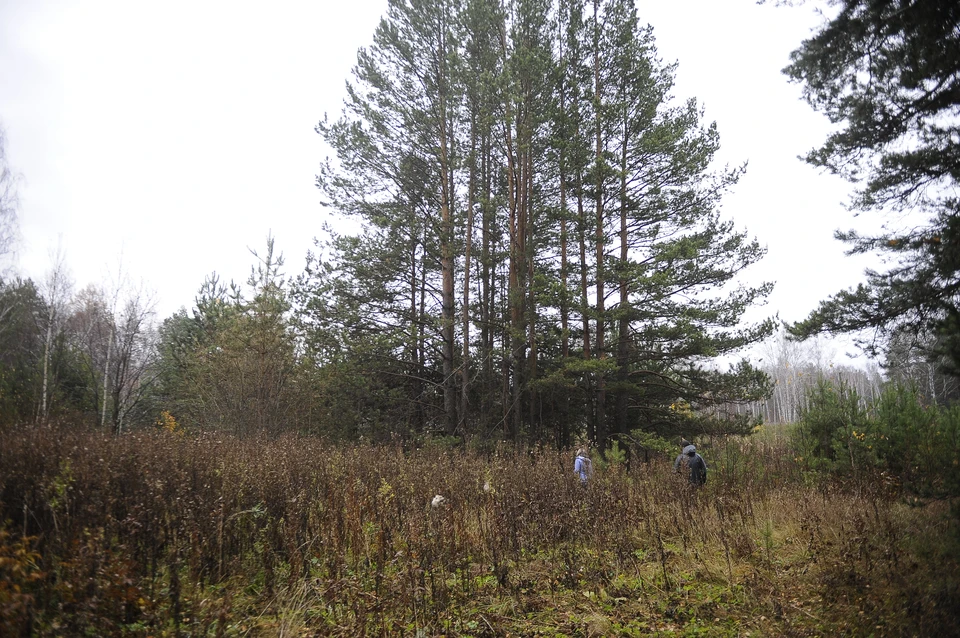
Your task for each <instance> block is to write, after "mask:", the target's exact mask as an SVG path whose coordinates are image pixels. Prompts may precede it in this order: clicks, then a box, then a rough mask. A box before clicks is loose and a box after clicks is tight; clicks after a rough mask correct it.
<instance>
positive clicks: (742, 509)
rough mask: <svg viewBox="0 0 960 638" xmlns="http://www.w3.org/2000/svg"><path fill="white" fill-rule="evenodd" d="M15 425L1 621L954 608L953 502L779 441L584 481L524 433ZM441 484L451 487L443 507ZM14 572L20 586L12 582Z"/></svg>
mask: <svg viewBox="0 0 960 638" xmlns="http://www.w3.org/2000/svg"><path fill="white" fill-rule="evenodd" d="M5 441H6V442H7V443H8V445H5V446H4V447H3V449H2V451H0V499H2V500H0V508H2V516H3V519H4V520H5V521H6V532H5V535H3V536H0V540H2V545H3V547H0V570H3V576H4V581H5V582H7V583H10V584H11V587H8V588H7V589H2V588H0V621H2V622H4V623H6V624H4V625H3V626H2V627H3V628H4V630H5V631H4V633H10V632H12V631H25V632H28V633H29V632H32V633H33V634H34V635H41V636H44V635H51V636H52V635H81V634H85V633H86V634H97V635H130V636H148V635H149V636H159V635H195V636H196V635H210V636H220V635H266V636H296V635H324V636H326V635H342V636H354V635H411V636H414V635H425V636H433V635H451V636H452V635H473V636H494V635H497V636H500V635H508V634H509V635H581V636H588V635H636V636H641V635H650V634H659V635H716V636H738V635H748V634H752V635H795V636H802V635H824V634H828V633H831V634H839V635H878V636H880V635H890V636H899V635H935V634H936V635H943V632H944V628H945V627H946V628H949V627H957V626H960V612H958V610H957V602H956V601H957V600H958V595H957V594H958V590H957V578H956V577H955V576H954V574H955V573H956V567H957V565H956V563H957V559H956V556H957V554H956V552H955V551H954V549H955V547H956V539H957V536H958V535H957V530H956V517H955V516H951V515H950V512H949V507H950V504H949V503H946V502H931V503H926V504H907V503H905V502H904V501H903V500H901V499H900V498H899V496H898V495H897V494H896V493H895V492H893V491H892V490H891V489H889V488H888V486H886V485H884V484H882V483H879V482H869V481H865V482H860V483H857V484H843V483H834V482H830V481H826V480H819V479H816V478H815V477H810V476H809V475H806V474H804V472H803V471H802V468H800V467H799V466H797V465H796V464H795V463H794V461H793V455H792V454H791V452H790V450H789V449H788V448H787V447H786V443H785V440H783V439H773V440H771V439H768V438H763V437H761V438H759V439H758V440H757V441H754V442H744V441H735V442H727V443H725V444H718V445H715V446H714V447H713V448H712V449H710V450H708V451H707V459H708V462H709V463H710V465H711V475H710V482H709V484H708V485H707V487H706V488H705V489H703V490H699V491H691V489H690V488H688V486H686V485H685V484H684V483H683V482H682V481H680V480H679V479H678V478H677V477H675V476H673V475H672V474H671V473H670V459H662V460H659V461H657V462H654V463H651V464H647V465H642V466H635V467H633V468H632V470H631V471H629V472H628V471H626V470H625V468H623V467H613V468H609V469H606V470H603V471H599V472H598V474H597V476H596V477H595V479H594V480H593V481H592V483H591V485H590V487H589V488H588V489H586V490H584V489H583V488H581V487H580V485H579V484H578V482H577V480H576V477H575V476H574V475H573V472H572V455H570V454H560V453H554V452H546V451H537V452H530V451H516V450H514V449H512V448H503V449H501V450H499V451H497V452H495V453H492V454H489V455H479V454H467V453H461V452H450V451H445V450H440V449H427V450H404V449H403V448H402V447H401V446H399V445H397V446H393V447H365V446H356V447H350V448H339V449H338V448H333V447H331V446H328V445H326V444H324V443H323V442H322V441H319V440H316V439H304V438H296V437H285V438H280V439H272V440H267V439H262V440H234V439H229V438H225V437H200V438H196V439H191V438H184V437H178V436H173V435H169V434H163V433H159V434H155V433H149V434H148V433H144V434H138V435H131V436H125V437H121V438H112V437H102V436H98V435H92V434H83V433H70V432H62V431H35V430H19V431H13V432H8V433H7V434H6V436H5ZM485 483H488V484H489V485H490V487H492V490H491V491H485V490H484V489H483V486H484V484H485ZM438 493H439V494H442V495H444V496H445V497H446V498H447V499H448V501H447V503H446V505H445V506H444V507H440V508H431V507H430V506H429V502H430V500H431V499H432V498H433V496H434V495H435V494H438ZM920 505H922V506H920ZM24 538H28V539H29V542H28V543H27V544H26V545H24V541H23V539H24ZM12 585H15V586H16V587H18V588H19V590H17V591H19V594H18V597H14V596H12V595H11V594H9V593H6V594H5V593H4V592H7V591H8V590H9V591H13V589H12ZM7 629H9V630H10V631H9V632H8V631H6V630H7ZM947 633H949V629H948V630H947Z"/></svg>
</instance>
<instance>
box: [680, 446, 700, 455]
mask: <svg viewBox="0 0 960 638" xmlns="http://www.w3.org/2000/svg"><path fill="white" fill-rule="evenodd" d="M683 453H684V454H685V455H686V456H693V455H694V454H696V453H697V446H695V445H688V446H687V447H685V448H683Z"/></svg>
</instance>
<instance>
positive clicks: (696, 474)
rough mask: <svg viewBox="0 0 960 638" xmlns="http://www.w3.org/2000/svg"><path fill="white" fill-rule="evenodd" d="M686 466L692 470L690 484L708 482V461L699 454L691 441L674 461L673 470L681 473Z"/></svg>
mask: <svg viewBox="0 0 960 638" xmlns="http://www.w3.org/2000/svg"><path fill="white" fill-rule="evenodd" d="M684 468H686V469H687V470H688V471H689V472H690V477H689V478H690V485H695V486H696V487H701V486H703V485H704V484H705V483H706V482H707V462H706V461H704V460H703V457H702V456H700V455H699V454H697V448H696V446H694V445H693V444H692V443H689V444H688V445H686V446H685V447H684V448H683V452H681V453H680V456H678V457H677V460H676V461H674V463H673V470H674V471H675V472H676V473H678V474H679V473H681V472H682V471H683V470H684Z"/></svg>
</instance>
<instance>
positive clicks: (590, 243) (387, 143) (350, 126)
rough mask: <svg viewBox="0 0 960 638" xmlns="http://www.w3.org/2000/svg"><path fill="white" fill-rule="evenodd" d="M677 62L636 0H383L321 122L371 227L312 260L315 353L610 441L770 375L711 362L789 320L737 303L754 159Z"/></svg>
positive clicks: (675, 425)
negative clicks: (337, 99) (719, 122)
mask: <svg viewBox="0 0 960 638" xmlns="http://www.w3.org/2000/svg"><path fill="white" fill-rule="evenodd" d="M674 72H675V67H674V66H673V65H669V64H664V63H663V62H662V61H661V60H660V59H659V58H658V56H657V51H656V47H655V43H654V38H653V32H652V28H651V27H649V26H644V25H643V24H642V23H641V21H640V19H639V17H638V15H637V12H636V7H635V3H634V2H632V1H631V0H592V1H590V2H583V1H581V0H561V1H560V2H550V1H544V0H517V1H515V2H500V1H499V0H431V1H429V2H427V1H421V0H409V1H394V2H390V3H389V8H388V11H387V14H386V16H385V17H384V18H383V20H382V21H381V23H380V25H379V27H378V28H377V30H376V33H375V35H374V39H373V44H372V45H371V46H370V47H369V48H366V49H363V50H361V51H360V53H359V55H358V58H357V64H356V66H355V67H354V71H353V77H352V80H351V81H350V82H349V83H348V85H347V98H346V101H345V108H344V110H343V113H342V115H341V116H340V117H339V118H338V119H335V120H332V121H331V120H330V119H327V118H325V119H324V120H323V121H322V122H321V123H320V124H319V126H318V127H317V130H318V132H319V133H320V134H321V135H322V136H323V138H324V140H325V141H326V142H327V143H328V144H329V146H330V147H331V148H332V149H333V151H334V154H335V155H334V157H332V158H330V159H328V160H327V162H326V163H324V164H323V165H322V167H321V171H320V174H319V175H318V178H317V183H318V186H319V187H320V189H321V191H322V193H323V195H324V198H325V203H326V204H327V205H328V206H329V207H330V208H332V209H333V210H335V211H337V212H339V213H343V214H345V215H348V216H350V217H352V218H354V219H355V220H356V222H357V223H358V226H359V227H360V228H361V229H362V230H361V231H360V232H359V233H358V234H355V235H349V236H347V235H334V236H333V237H332V239H331V241H330V242H329V243H327V244H325V245H324V246H323V247H322V250H321V251H320V254H319V255H318V256H316V257H315V258H314V261H313V264H312V267H311V268H310V269H309V270H308V273H307V275H306V276H305V277H303V278H301V280H300V284H301V285H300V292H301V293H302V294H303V301H304V303H305V304H306V313H305V317H306V319H307V321H308V323H309V324H310V327H311V329H312V334H310V335H309V336H308V337H307V340H306V345H307V350H308V352H309V355H310V356H314V357H316V360H317V365H318V366H325V365H328V364H330V363H333V362H340V361H341V360H350V361H351V362H352V363H353V364H355V365H361V366H363V367H365V371H364V374H365V376H372V377H376V378H377V379H378V383H380V384H382V385H383V386H385V387H389V388H390V389H391V390H392V391H393V392H394V393H395V395H396V398H397V399H399V400H402V401H404V403H405V405H407V406H408V408H407V409H406V410H403V411H402V412H401V413H400V414H396V415H395V416H394V419H395V423H394V427H399V428H404V429H412V430H424V429H428V430H434V431H440V432H444V433H446V434H449V435H454V434H456V435H460V434H471V433H478V432H479V433H492V432H502V433H503V434H504V435H506V436H507V437H514V436H529V437H532V438H534V439H538V440H539V439H544V438H549V439H552V440H555V441H556V442H557V443H559V444H561V445H563V444H569V443H570V441H571V438H572V437H574V436H579V435H586V436H587V437H588V438H589V439H591V440H595V441H598V442H599V443H600V444H601V445H604V444H606V443H607V442H608V441H610V440H611V439H615V438H617V437H623V436H628V435H629V434H630V432H632V431H634V430H638V429H639V430H648V431H654V432H658V433H662V434H666V433H674V432H676V431H678V430H680V429H683V427H689V424H686V423H683V421H684V420H685V418H684V417H682V416H678V415H682V414H685V413H686V412H685V411H682V410H680V411H678V410H677V408H676V406H678V405H696V406H701V407H709V406H715V405H720V404H728V403H731V402H738V401H749V400H752V399H756V398H758V397H759V396H761V395H762V394H763V393H764V392H765V391H766V389H767V379H766V376H765V375H764V374H762V373H760V372H759V371H757V370H756V369H754V368H753V367H751V366H750V365H748V364H747V363H741V364H739V365H736V366H733V367H730V368H729V369H720V368H719V367H718V366H716V365H713V363H712V362H713V361H715V360H716V359H717V358H718V357H723V356H725V355H729V354H730V353H735V352H737V351H738V350H741V349H742V348H744V347H745V346H747V345H749V344H751V343H754V342H756V341H758V340H760V339H762V338H764V337H766V336H767V335H769V334H770V332H771V330H772V327H773V325H772V322H770V321H761V322H758V323H755V324H745V323H743V321H742V319H743V313H744V311H745V310H746V309H747V308H748V307H749V306H751V305H752V304H755V303H757V302H758V301H760V300H762V299H763V298H764V297H765V296H766V295H767V294H768V293H769V291H770V288H771V286H770V285H769V284H762V285H759V286H747V285H743V284H742V283H738V282H737V279H736V277H737V275H738V273H740V272H741V271H742V270H743V269H744V268H746V267H748V266H750V265H751V264H753V263H755V262H756V261H757V260H758V259H760V258H761V257H762V255H763V253H764V250H763V248H762V247H761V246H760V245H759V244H758V243H757V242H756V241H753V240H751V239H749V238H748V237H747V236H746V234H745V233H742V232H739V231H737V230H735V229H734V223H733V221H732V220H730V219H725V218H723V217H721V216H720V214H719V212H718V207H719V202H720V198H721V197H722V195H723V194H724V193H725V192H726V191H727V190H728V189H729V188H730V187H731V186H733V185H734V184H735V183H736V182H737V180H738V178H739V177H740V175H741V174H742V172H743V167H734V168H717V167H716V166H715V163H714V156H715V154H716V152H717V150H718V147H719V136H718V133H717V130H716V127H715V126H714V125H712V124H705V123H704V122H703V121H702V111H701V109H699V108H698V106H697V104H696V103H695V101H692V100H691V101H687V102H684V103H675V102H674V101H673V100H671V96H670V91H671V88H672V83H673V77H674ZM357 354H361V356H362V360H358V358H357V356H356V355H357ZM701 425H702V424H701ZM744 426H745V422H744V421H743V420H739V419H720V420H717V421H715V422H714V423H712V424H711V427H714V428H720V429H727V430H733V431H736V430H740V429H742V428H743V427H744Z"/></svg>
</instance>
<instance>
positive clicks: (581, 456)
mask: <svg viewBox="0 0 960 638" xmlns="http://www.w3.org/2000/svg"><path fill="white" fill-rule="evenodd" d="M573 473H574V474H576V475H577V476H579V477H580V484H581V485H583V486H586V485H587V481H589V480H590V476H591V475H592V474H593V462H592V461H591V460H590V457H589V456H587V449H586V448H583V447H582V448H579V449H578V450H577V458H576V459H574V461H573Z"/></svg>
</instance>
